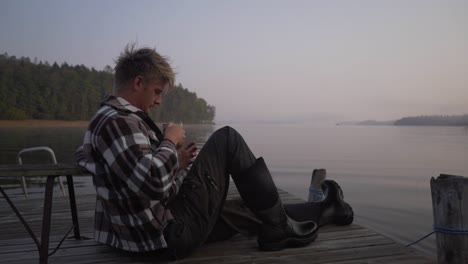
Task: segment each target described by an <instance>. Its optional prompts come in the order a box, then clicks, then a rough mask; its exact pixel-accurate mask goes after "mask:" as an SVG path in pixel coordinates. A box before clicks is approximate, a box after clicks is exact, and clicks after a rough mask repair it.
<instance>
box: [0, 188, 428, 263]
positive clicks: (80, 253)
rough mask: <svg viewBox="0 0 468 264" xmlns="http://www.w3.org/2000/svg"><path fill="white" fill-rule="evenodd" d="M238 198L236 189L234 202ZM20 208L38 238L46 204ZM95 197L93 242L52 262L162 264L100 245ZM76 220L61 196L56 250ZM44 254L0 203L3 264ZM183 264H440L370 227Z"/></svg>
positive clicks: (233, 244)
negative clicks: (300, 244)
mask: <svg viewBox="0 0 468 264" xmlns="http://www.w3.org/2000/svg"><path fill="white" fill-rule="evenodd" d="M280 194H281V197H282V199H283V201H284V203H297V202H301V200H300V199H298V198H297V197H294V196H293V195H291V194H289V193H287V192H285V191H280ZM235 197H238V194H237V192H236V190H235V188H231V189H230V195H229V196H228V199H234V198H235ZM15 205H16V206H17V207H18V209H19V211H20V212H21V213H22V214H23V216H24V217H25V219H26V220H27V221H28V222H29V223H30V225H31V227H32V229H33V231H34V232H35V233H36V234H39V233H40V230H41V223H42V207H43V200H42V199H39V200H37V199H36V200H20V201H15ZM94 205H95V196H94V195H82V196H80V195H79V193H77V206H78V215H79V219H80V222H79V223H80V229H81V234H82V236H85V237H88V238H91V239H88V240H75V239H66V240H65V242H64V243H63V244H62V245H61V247H60V249H59V250H58V251H57V252H56V253H55V254H53V255H52V256H51V257H50V258H49V263H67V264H72V263H154V262H157V263H160V262H158V261H155V260H154V259H153V260H151V259H148V258H145V257H139V256H135V255H134V254H130V253H125V252H120V251H116V250H114V249H112V248H110V247H108V246H105V245H101V244H98V243H96V242H95V241H94V240H93V239H92V237H93V219H94ZM71 223H72V219H71V214H70V205H69V201H68V199H67V198H64V197H60V196H58V195H56V196H55V198H54V202H53V207H52V229H51V236H50V248H51V250H52V249H54V248H55V246H56V245H57V243H58V241H60V240H61V238H62V237H63V235H64V234H65V233H66V232H67V230H68V229H69V228H70V227H71ZM38 262H39V254H38V251H37V248H36V245H35V244H34V242H33V240H32V239H31V238H30V237H29V235H28V233H27V232H26V231H25V229H24V227H23V225H22V224H21V223H20V221H19V220H18V219H17V217H16V216H15V214H14V213H13V211H12V210H11V209H10V207H9V206H8V204H7V203H6V201H5V199H3V198H0V263H38ZM177 263H341V264H349V263H406V264H422V263H435V260H433V259H429V258H428V257H425V256H421V255H419V254H418V252H415V251H414V250H412V249H410V248H406V247H404V246H402V245H399V244H397V243H395V242H394V241H392V240H390V239H388V238H386V237H384V236H382V235H380V234H377V233H375V232H373V231H371V230H368V229H367V228H365V227H362V226H359V225H356V224H352V225H350V226H326V227H323V228H321V229H320V233H319V236H318V238H317V240H316V241H315V242H313V243H312V244H310V245H309V246H306V247H303V248H293V249H286V250H282V251H276V252H261V251H259V250H258V249H257V244H256V238H255V237H245V236H242V235H237V236H234V237H233V238H231V239H230V240H228V241H224V242H216V243H212V244H207V245H204V246H203V247H201V248H200V249H198V250H197V251H196V252H195V253H194V254H192V255H191V256H190V257H189V258H187V259H184V260H181V261H178V262H177Z"/></svg>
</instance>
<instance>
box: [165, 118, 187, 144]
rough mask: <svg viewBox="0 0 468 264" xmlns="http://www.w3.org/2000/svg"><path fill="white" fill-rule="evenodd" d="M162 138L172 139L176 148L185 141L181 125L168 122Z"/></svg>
mask: <svg viewBox="0 0 468 264" xmlns="http://www.w3.org/2000/svg"><path fill="white" fill-rule="evenodd" d="M164 139H168V140H170V141H172V143H174V144H175V145H176V148H179V147H180V146H182V145H183V144H184V142H185V130H184V129H183V128H182V127H181V126H178V125H176V124H174V123H169V124H167V128H166V131H165V132H164Z"/></svg>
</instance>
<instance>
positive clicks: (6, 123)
mask: <svg viewBox="0 0 468 264" xmlns="http://www.w3.org/2000/svg"><path fill="white" fill-rule="evenodd" d="M88 124H89V121H88V120H78V121H67V120H39V119H30V120H0V127H87V126H88ZM157 124H158V125H161V126H162V124H161V123H157ZM183 125H184V126H191V125H216V124H183Z"/></svg>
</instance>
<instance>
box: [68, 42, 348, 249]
mask: <svg viewBox="0 0 468 264" xmlns="http://www.w3.org/2000/svg"><path fill="white" fill-rule="evenodd" d="M174 79H175V75H174V72H173V70H172V68H171V66H170V65H169V63H168V62H167V60H166V58H164V57H163V56H161V55H159V54H158V53H157V52H156V51H155V50H154V49H150V48H141V49H137V48H135V46H134V45H130V46H127V48H126V49H125V51H124V52H123V53H122V54H121V55H120V57H119V58H118V60H117V63H116V66H115V83H114V94H113V95H112V96H109V97H107V98H106V99H105V100H104V102H103V103H102V104H101V108H100V109H99V110H98V111H97V113H96V115H95V116H94V117H93V118H92V120H91V121H90V124H89V127H88V130H87V131H86V134H85V137H84V143H83V146H81V147H80V148H79V149H78V150H77V153H76V159H77V161H78V163H79V164H80V165H81V166H84V167H85V168H86V169H88V170H89V171H90V172H91V173H92V174H93V181H94V185H95V188H96V192H97V201H96V215H95V235H94V236H95V239H96V240H97V241H98V242H101V243H104V244H107V245H110V246H112V247H115V248H119V249H122V250H126V251H132V252H155V251H157V252H164V253H167V254H168V255H169V256H170V257H172V258H183V257H185V256H187V255H188V254H189V253H190V252H191V251H192V250H193V249H195V248H197V247H198V246H200V245H202V244H203V243H205V242H206V241H208V240H209V241H214V240H219V239H225V238H227V237H229V236H231V235H233V234H235V233H237V232H238V231H240V232H244V231H245V232H250V233H252V232H254V233H256V234H257V235H258V240H257V241H258V245H259V248H260V249H261V250H281V249H283V248H286V247H292V246H303V245H307V244H308V243H310V242H312V241H313V240H315V238H316V236H317V230H318V227H317V224H316V222H317V221H320V216H322V215H324V214H326V215H327V216H326V217H324V218H323V219H325V218H326V219H327V220H326V222H325V223H322V224H326V223H329V222H333V223H339V224H349V223H351V222H352V216H353V215H352V210H351V208H350V207H349V206H348V205H347V204H346V203H344V201H343V200H342V195H341V190H340V189H339V186H338V185H337V184H336V183H334V182H328V183H327V184H328V185H329V186H328V197H329V198H328V199H326V200H325V201H324V202H321V203H305V204H302V205H295V206H287V207H286V209H287V211H288V214H290V215H291V216H294V217H293V218H295V220H298V221H300V222H298V221H295V220H293V219H291V218H290V217H289V216H288V214H286V211H285V209H284V207H283V205H282V203H281V200H280V198H279V195H278V192H277V189H276V186H275V184H274V183H273V180H272V178H271V175H270V173H269V171H268V169H267V167H266V165H265V163H264V161H263V159H262V158H260V159H256V158H255V157H254V155H253V154H252V152H251V151H250V149H249V147H248V146H247V144H246V143H245V142H244V140H243V138H242V137H241V135H239V134H238V133H237V132H236V131H235V130H234V129H232V128H230V127H224V128H222V129H220V130H218V131H216V132H215V133H214V134H213V135H212V136H211V137H210V138H209V139H208V140H207V142H206V143H205V145H204V147H203V149H202V150H201V151H200V152H199V153H198V155H197V148H196V146H195V144H194V143H193V142H190V143H189V144H186V145H184V143H185V142H184V141H185V131H184V129H183V128H182V127H180V126H177V125H174V124H172V123H170V124H169V126H168V127H167V129H166V130H165V132H164V133H162V132H161V131H160V129H159V128H158V127H157V126H156V124H155V123H154V122H153V121H152V120H151V118H150V117H149V115H148V114H149V112H150V110H151V108H152V107H153V106H154V105H159V104H160V103H161V100H162V98H161V97H162V94H163V92H164V91H165V90H166V89H170V87H171V86H173V84H174ZM195 156H196V158H195ZM230 175H231V176H232V179H233V181H234V183H235V185H236V187H237V189H238V190H239V193H240V196H241V198H242V204H240V203H237V204H236V203H229V204H226V205H225V200H226V194H227V190H228V186H229V176H230ZM327 212H328V213H327ZM309 220H315V221H316V222H314V221H309Z"/></svg>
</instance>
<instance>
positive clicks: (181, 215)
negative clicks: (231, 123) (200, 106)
mask: <svg viewBox="0 0 468 264" xmlns="http://www.w3.org/2000/svg"><path fill="white" fill-rule="evenodd" d="M254 163H255V156H254V155H253V153H252V152H251V151H250V149H249V147H248V146H247V144H246V143H245V141H244V139H243V138H242V136H241V135H240V134H239V133H238V132H237V131H235V130H234V129H233V128H231V127H223V128H221V129H219V130H217V131H216V132H215V133H213V135H212V136H211V137H210V138H209V139H208V140H207V142H206V143H205V145H204V146H203V148H202V149H201V150H200V152H199V153H198V156H197V158H196V159H195V161H194V163H193V165H192V167H191V169H190V171H189V172H188V175H187V177H186V178H185V180H184V182H183V184H182V186H181V188H180V190H179V193H178V194H177V195H176V197H175V198H174V200H172V201H171V202H170V204H169V205H168V207H169V209H170V210H171V212H172V214H173V215H174V218H175V221H174V222H172V223H170V224H169V225H168V226H167V227H166V229H165V232H164V234H165V239H166V241H167V243H168V248H169V252H171V253H170V254H172V257H174V258H183V257H185V256H187V255H188V254H189V253H190V252H191V251H192V250H193V249H195V248H197V247H199V246H200V245H202V244H203V243H205V242H206V241H207V240H208V238H209V236H210V234H212V232H213V230H214V229H215V226H216V230H215V231H214V233H213V235H212V238H213V239H218V238H217V237H223V236H229V235H232V233H233V232H236V231H234V230H233V229H232V228H231V227H232V225H227V224H226V222H225V221H221V220H220V213H221V210H222V208H223V205H224V203H225V200H226V195H227V191H228V188H229V175H238V174H240V173H241V172H242V171H244V170H246V169H248V168H250V167H251V166H252V165H253V164H254ZM238 208H241V207H238ZM228 213H229V212H228ZM231 213H233V212H231ZM233 214H234V215H236V214H237V213H236V212H234V213H233ZM242 214H245V215H246V217H247V218H249V217H251V218H254V217H253V216H249V212H248V209H246V210H245V212H239V214H238V215H242ZM250 215H251V214H250ZM254 221H255V219H253V223H255V222H254Z"/></svg>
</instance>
